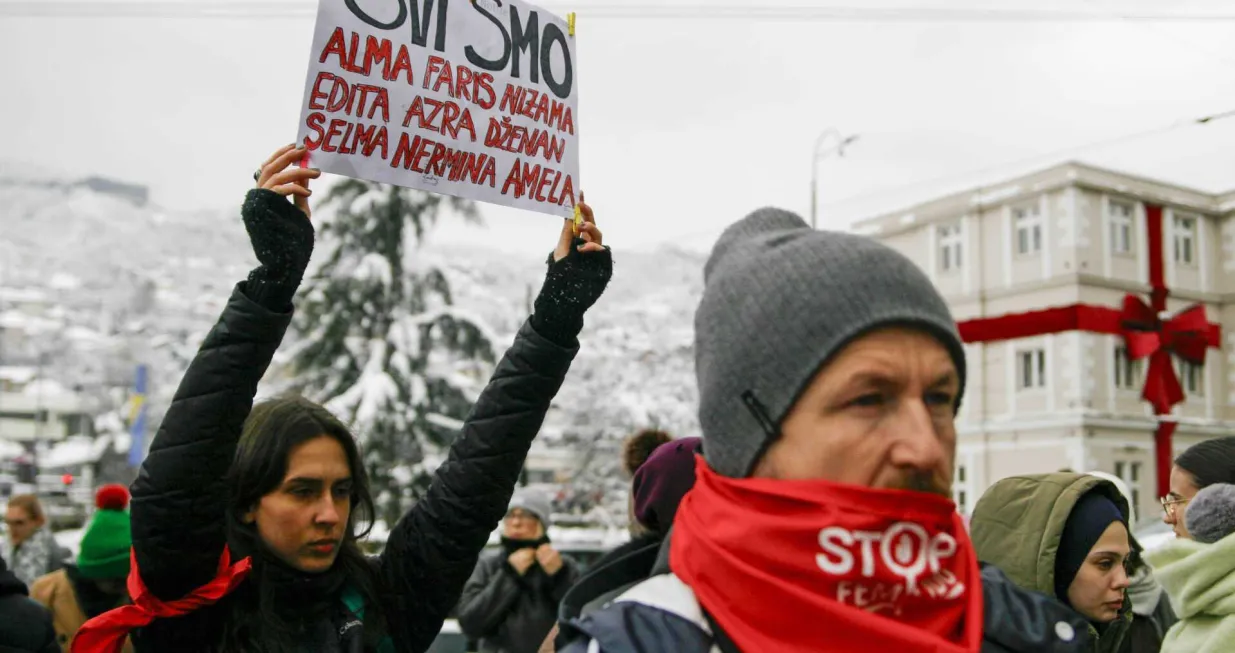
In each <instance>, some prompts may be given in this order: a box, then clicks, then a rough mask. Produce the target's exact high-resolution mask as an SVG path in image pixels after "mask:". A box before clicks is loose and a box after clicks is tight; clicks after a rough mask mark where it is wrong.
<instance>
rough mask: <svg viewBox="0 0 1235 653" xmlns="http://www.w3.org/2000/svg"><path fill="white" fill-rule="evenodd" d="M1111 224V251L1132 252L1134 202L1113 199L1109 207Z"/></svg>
mask: <svg viewBox="0 0 1235 653" xmlns="http://www.w3.org/2000/svg"><path fill="white" fill-rule="evenodd" d="M1107 210H1108V215H1107V218H1108V219H1109V220H1110V224H1111V251H1112V252H1114V253H1115V254H1129V253H1131V252H1132V203H1131V202H1117V201H1114V200H1112V201H1111V202H1110V206H1109V208H1108V209H1107Z"/></svg>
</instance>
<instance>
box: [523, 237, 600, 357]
mask: <svg viewBox="0 0 1235 653" xmlns="http://www.w3.org/2000/svg"><path fill="white" fill-rule="evenodd" d="M583 243H584V241H583V239H582V238H576V239H575V240H574V242H573V243H571V247H570V252H569V253H567V254H566V256H565V257H564V258H562V260H560V261H554V260H553V254H549V261H548V264H549V271H548V272H547V273H546V274H545V283H544V285H543V286H541V287H540V294H539V295H537V296H536V303H535V309H534V311H533V313H532V328H533V329H535V330H536V333H539V334H540V335H542V336H544V337H545V338H548V339H549V340H552V341H553V342H555V343H557V344H559V345H562V346H564V347H569V346H571V345H573V344H574V339H575V337H576V336H578V335H579V332H580V331H582V330H583V314H584V313H586V312H587V309H589V308H591V307H592V304H595V303H596V300H597V299H600V296H601V294H603V293H604V292H605V286H607V285H609V278H610V277H611V276H613V256H612V255H611V254H610V252H609V248H608V247H606V248H605V250H604V251H603V252H586V253H584V252H580V251H579V250H578V247H579V246H580V245H582V244H583Z"/></svg>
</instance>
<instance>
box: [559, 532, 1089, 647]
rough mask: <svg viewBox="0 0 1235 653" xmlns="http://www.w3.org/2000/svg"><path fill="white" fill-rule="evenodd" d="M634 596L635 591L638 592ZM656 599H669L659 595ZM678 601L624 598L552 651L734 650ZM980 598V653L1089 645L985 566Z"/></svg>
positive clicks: (661, 565) (1076, 619)
mask: <svg viewBox="0 0 1235 653" xmlns="http://www.w3.org/2000/svg"><path fill="white" fill-rule="evenodd" d="M668 543H669V539H668V538H666V540H665V545H664V546H662V547H661V552H660V553H661V555H660V557H659V559H658V560H657V563H656V568H655V569H654V570H653V571H654V572H655V573H657V574H659V576H657V577H656V578H659V579H664V578H668V577H669V576H668V573H669V568H668V555H667V552H668V549H669V546H668ZM634 591H635V592H638V588H636V589H635V590H634ZM735 591H736V590H735ZM657 598H658V599H660V600H667V601H669V600H673V599H672V597H665V596H660V597H657ZM683 598H685V599H686V600H685V601H684V603H685V605H680V607H681V608H684V609H683V610H680V612H679V610H677V609H673V610H666V609H662V608H661V607H653V606H652V605H648V604H647V603H643V602H639V601H628V600H625V598H623V599H621V600H618V601H616V602H614V603H611V604H610V605H609V606H608V607H606V608H604V609H602V610H599V611H597V612H594V613H592V614H590V615H585V616H584V617H583V618H582V619H577V620H574V621H573V622H572V624H571V625H572V626H573V627H574V628H577V629H579V630H580V631H582V632H583V633H584V634H585V636H584V637H581V638H579V639H575V640H574V641H572V643H571V644H570V645H569V646H567V647H565V648H558V649H557V650H558V653H587V650H588V645H589V643H590V641H591V640H592V639H595V640H597V641H598V642H599V643H600V651H601V653H642V652H643V651H674V652H675V653H708V652H709V651H710V650H711V649H712V646H714V645H715V646H716V647H717V648H719V649H720V650H721V651H722V653H734V652H736V651H738V649H737V648H736V647H735V646H734V645H733V643H732V641H731V640H729V637H728V636H727V635H725V633H724V632H723V631H720V630H719V628H718V624H716V623H715V622H714V621H711V620H710V618H709V617H708V616H707V615H706V614H703V615H702V616H701V617H700V618H696V619H691V618H688V617H683V616H682V614H681V613H685V614H687V615H689V614H691V612H692V611H693V612H695V613H702V609H701V608H700V607H699V605H698V602H697V601H695V600H694V597H693V595H688V596H686V597H683ZM982 598H983V629H984V632H983V639H982V653H1086V652H1087V651H1088V650H1089V647H1090V645H1091V641H1092V640H1091V637H1090V634H1089V632H1088V630H1087V624H1086V622H1085V620H1084V619H1081V618H1080V616H1079V615H1077V614H1076V612H1074V611H1073V610H1072V609H1071V608H1068V607H1067V606H1065V605H1064V604H1062V603H1060V602H1059V601H1056V600H1055V599H1053V598H1051V597H1048V596H1044V595H1042V594H1038V593H1037V592H1029V591H1026V590H1023V589H1021V588H1019V587H1017V586H1016V585H1015V584H1013V583H1012V582H1011V581H1010V580H1008V578H1007V576H1005V575H1004V574H1003V572H1001V571H999V569H997V568H995V567H993V566H990V565H983V567H982ZM681 603H683V602H679V604H681ZM704 626H708V627H710V629H711V630H712V631H713V632H714V633H715V634H716V636H715V637H713V636H710V635H708V633H707V631H706V630H705V629H704ZM820 650H828V649H827V647H826V642H820ZM745 653H761V652H758V651H746V652H745ZM838 653H840V652H838ZM864 653H865V652H864Z"/></svg>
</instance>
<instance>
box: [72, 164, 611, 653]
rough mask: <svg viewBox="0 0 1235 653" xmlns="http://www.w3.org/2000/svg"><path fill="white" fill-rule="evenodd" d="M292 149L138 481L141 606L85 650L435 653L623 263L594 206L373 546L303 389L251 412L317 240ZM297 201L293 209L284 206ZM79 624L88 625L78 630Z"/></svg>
mask: <svg viewBox="0 0 1235 653" xmlns="http://www.w3.org/2000/svg"><path fill="white" fill-rule="evenodd" d="M304 153H305V152H304V150H303V149H299V148H293V147H292V146H288V147H285V148H283V149H281V150H279V151H278V152H276V153H275V154H274V155H273V156H272V157H271V158H270V160H269V161H267V162H266V164H265V165H264V166H263V167H262V169H261V170H260V172H259V174H258V175H257V179H258V188H257V189H254V190H252V191H250V192H249V194H248V196H247V197H246V199H245V202H244V207H243V210H242V215H243V218H244V223H245V227H246V229H247V230H248V233H249V238H250V240H251V241H252V244H253V249H254V253H255V254H256V255H257V258H258V260H259V261H260V262H261V265H260V266H258V267H257V268H256V269H255V270H253V272H252V273H250V275H249V277H248V278H247V279H246V280H244V281H242V282H240V283H239V284H238V285H237V286H236V289H235V290H234V291H233V293H232V296H231V299H230V300H229V302H228V304H227V307H226V308H225V309H224V310H223V314H222V316H221V317H220V318H219V321H218V323H217V324H216V325H215V326H214V328H213V330H211V332H210V334H209V335H208V336H207V337H206V340H205V342H204V343H203V344H202V346H201V349H200V351H199V352H198V354H197V356H196V358H194V360H193V362H192V364H191V365H190V366H189V369H188V371H187V372H186V373H185V376H184V379H183V380H182V381H181V383H180V387H179V389H178V390H177V392H176V396H175V399H174V400H173V402H172V405H171V407H170V408H169V410H168V411H167V414H166V416H165V417H164V420H163V423H162V425H161V426H160V428H159V431H158V434H157V435H156V436H155V439H154V442H153V443H152V444H151V447H150V453H149V455H148V456H147V458H146V460H145V462H143V464H142V468H141V473H140V476H139V477H138V479H137V481H136V482H135V483H134V484H133V502H132V531H133V552H134V553H133V557H134V563H133V571H132V574H131V575H130V577H129V590H130V593H131V594H132V595H133V598H134V605H132V606H126V607H125V608H122V609H118V610H115V611H112V612H110V613H107V614H105V615H102V616H100V617H99V618H97V619H95V620H92V622H91V623H88V624H87V625H86V627H84V628H83V630H82V632H81V633H80V634H79V635H78V637H77V639H76V640H75V641H74V650H75V651H92V652H93V651H104V650H114V647H115V646H117V645H118V644H119V642H121V641H123V635H124V634H125V633H126V632H128V631H129V630H132V632H133V643H134V646H135V648H136V650H138V651H160V652H164V651H177V652H185V651H203V652H205V651H212V652H213V651H229V652H230V651H341V652H360V651H383V652H384V651H424V650H425V649H426V648H427V647H428V646H429V645H430V644H431V643H432V642H433V640H434V637H435V636H436V635H437V633H438V630H439V629H440V628H441V624H442V621H443V619H444V618H445V617H446V614H447V612H448V611H449V610H450V609H451V608H452V607H453V606H454V604H455V603H456V601H457V600H458V598H459V593H460V591H461V590H462V588H463V584H464V583H465V582H466V581H467V579H468V576H469V575H470V574H471V572H472V570H473V569H474V568H475V566H476V560H477V556H478V554H479V553H480V551H481V549H482V547H483V546H484V545H485V542H486V540H487V539H488V536H489V534H490V532H492V531H493V529H494V527H495V526H496V525H497V523H498V522H499V521H500V520H501V519H502V517H503V515H504V514H505V511H506V505H507V503H508V502H509V501H510V497H511V493H512V491H513V489H514V486H515V483H516V480H517V478H518V475H519V472H520V470H521V468H522V466H523V461H524V458H525V457H526V455H527V451H528V447H529V446H530V445H531V442H532V439H533V437H535V435H536V433H537V432H538V431H539V429H540V426H541V422H542V421H543V419H544V416H545V412H546V411H547V410H548V408H549V402H550V401H551V400H552V399H553V396H554V395H555V394H556V393H557V390H558V388H559V387H560V386H561V384H562V381H563V379H564V377H565V375H566V371H567V370H568V369H569V367H570V363H571V360H572V359H573V358H574V356H575V353H576V352H577V351H578V347H579V345H578V340H577V338H576V336H577V335H578V333H579V331H580V329H581V328H582V326H583V315H584V312H585V311H586V310H587V309H588V308H589V307H590V306H591V305H592V304H593V303H595V301H596V300H597V299H598V298H599V297H600V295H601V293H602V292H603V291H604V289H605V286H606V285H607V283H608V281H609V277H610V275H611V273H612V261H611V258H610V253H609V250H608V249H607V248H606V247H604V246H603V244H602V236H601V232H600V231H599V229H597V227H596V225H595V223H594V222H593V220H592V219H591V211H590V210H589V209H587V208H585V207H583V210H582V212H583V215H584V218H585V222H584V224H583V225H582V226H580V227H579V233H580V237H575V236H574V234H573V228H572V224H571V222H569V221H567V222H566V224H565V225H564V226H563V229H562V233H561V236H560V238H559V240H558V244H557V248H556V249H555V250H554V252H553V254H552V257H551V259H550V261H549V264H548V273H547V275H546V278H545V282H544V286H543V287H542V288H541V291H540V296H539V297H538V298H537V299H536V303H535V311H534V313H533V314H532V316H531V317H530V319H529V320H528V321H527V323H525V324H524V326H523V328H522V329H521V330H520V331H519V333H518V335H517V336H516V337H515V341H514V344H513V345H512V346H511V347H510V349H509V350H507V352H506V355H505V356H504V357H503V358H502V360H501V361H500V362H499V363H498V365H497V369H496V371H495V372H494V374H493V378H492V379H491V380H490V381H489V384H488V386H487V387H486V388H485V390H484V392H483V393H482V394H481V395H480V398H479V399H478V400H477V401H476V404H475V405H474V407H473V408H472V411H471V413H470V414H469V415H468V418H467V420H466V421H465V423H464V425H463V428H462V430H461V432H460V434H459V436H458V437H457V438H456V439H455V441H454V443H453V444H452V445H451V447H450V452H449V455H448V457H447V459H446V462H444V463H443V464H442V465H441V467H439V468H438V470H437V473H436V476H435V478H434V480H433V483H432V486H431V487H430V488H429V490H428V493H427V494H426V495H425V496H424V498H422V499H421V500H420V501H418V502H417V503H416V505H415V507H413V508H412V509H411V510H410V511H409V512H408V513H407V514H405V515H404V516H403V518H402V519H401V520H400V521H399V523H398V525H396V526H395V528H394V529H393V531H392V532H391V534H390V538H389V540H388V542H387V544H386V547H385V550H384V551H383V552H382V554H381V555H380V556H377V557H373V558H366V557H365V556H363V555H362V554H361V552H360V550H359V548H358V547H357V544H356V540H357V538H359V537H362V536H363V535H364V534H365V532H367V530H366V529H362V526H363V525H364V524H365V523H366V522H368V521H369V520H370V519H371V518H372V515H373V501H372V497H371V496H370V491H369V486H368V482H367V478H366V475H365V470H364V466H363V464H362V462H361V458H360V455H359V453H358V451H357V446H356V443H355V440H354V439H353V436H352V435H351V433H349V432H348V430H347V428H346V427H345V426H344V425H343V424H342V423H340V422H339V420H338V419H336V418H335V417H334V416H333V415H331V414H330V413H329V412H328V411H327V410H326V409H324V408H322V407H321V406H318V405H316V404H314V403H312V402H309V401H307V400H305V399H300V398H280V399H274V400H271V401H268V402H264V403H261V404H258V405H257V406H253V397H254V394H255V392H256V388H257V383H258V381H259V380H260V379H261V377H262V375H263V374H264V373H265V371H266V367H267V365H268V364H269V363H270V360H271V357H272V356H273V355H274V352H275V349H276V348H278V346H279V343H280V341H281V340H282V339H283V334H284V331H285V330H286V329H287V326H288V324H289V322H290V321H291V316H292V297H293V295H294V294H295V291H296V288H297V286H298V285H299V283H300V280H301V277H302V275H303V274H304V271H305V268H306V266H307V265H308V262H309V255H310V253H311V251H312V248H313V228H312V226H311V224H310V222H309V219H308V218H309V204H308V198H309V196H310V194H311V191H310V190H309V188H308V187H309V180H310V179H313V178H316V177H317V176H318V175H319V174H320V173H319V172H317V171H316V170H310V169H301V168H295V167H290V166H291V165H292V164H293V163H294V162H296V161H298V160H300V159H301V158H302V157H303V156H304ZM289 197H290V198H291V199H292V201H290V202H289V201H288V198H289ZM83 635H84V636H83Z"/></svg>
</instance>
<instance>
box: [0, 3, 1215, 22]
mask: <svg viewBox="0 0 1235 653" xmlns="http://www.w3.org/2000/svg"><path fill="white" fill-rule="evenodd" d="M545 8H546V9H548V10H550V11H554V13H564V12H566V11H575V12H577V13H578V14H579V15H580V17H581V18H604V19H618V20H623V19H661V20H744V21H749V22H786V21H792V22H800V21H810V22H879V23H888V22H898V23H934V22H976V23H992V22H1051V23H1058V22H1068V23H1076V22H1119V21H1132V22H1150V23H1164V22H1172V23H1195V22H1214V21H1223V22H1231V21H1235V14H1232V13H1212V12H1206V13H1197V12H1190V13H1181V12H1163V11H1137V12H1121V13H1119V14H1118V15H1116V14H1112V13H1111V12H1109V11H1081V10H1075V9H1047V10H1043V9H981V8H947V7H862V6H856V5H854V6H830V7H802V6H794V5H773V4H767V5H764V4H734V5H699V6H692V5H663V6H656V5H623V4H597V5H587V4H584V5H582V6H565V5H552V4H551V5H547V6H545ZM316 14H317V3H316V2H268V1H263V0H250V1H242V0H215V1H212V2H155V1H152V0H98V1H96V2H83V1H77V0H38V1H18V0H8V1H5V2H0V16H15V17H23V18H243V19H292V18H312V17H314V16H316Z"/></svg>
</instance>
